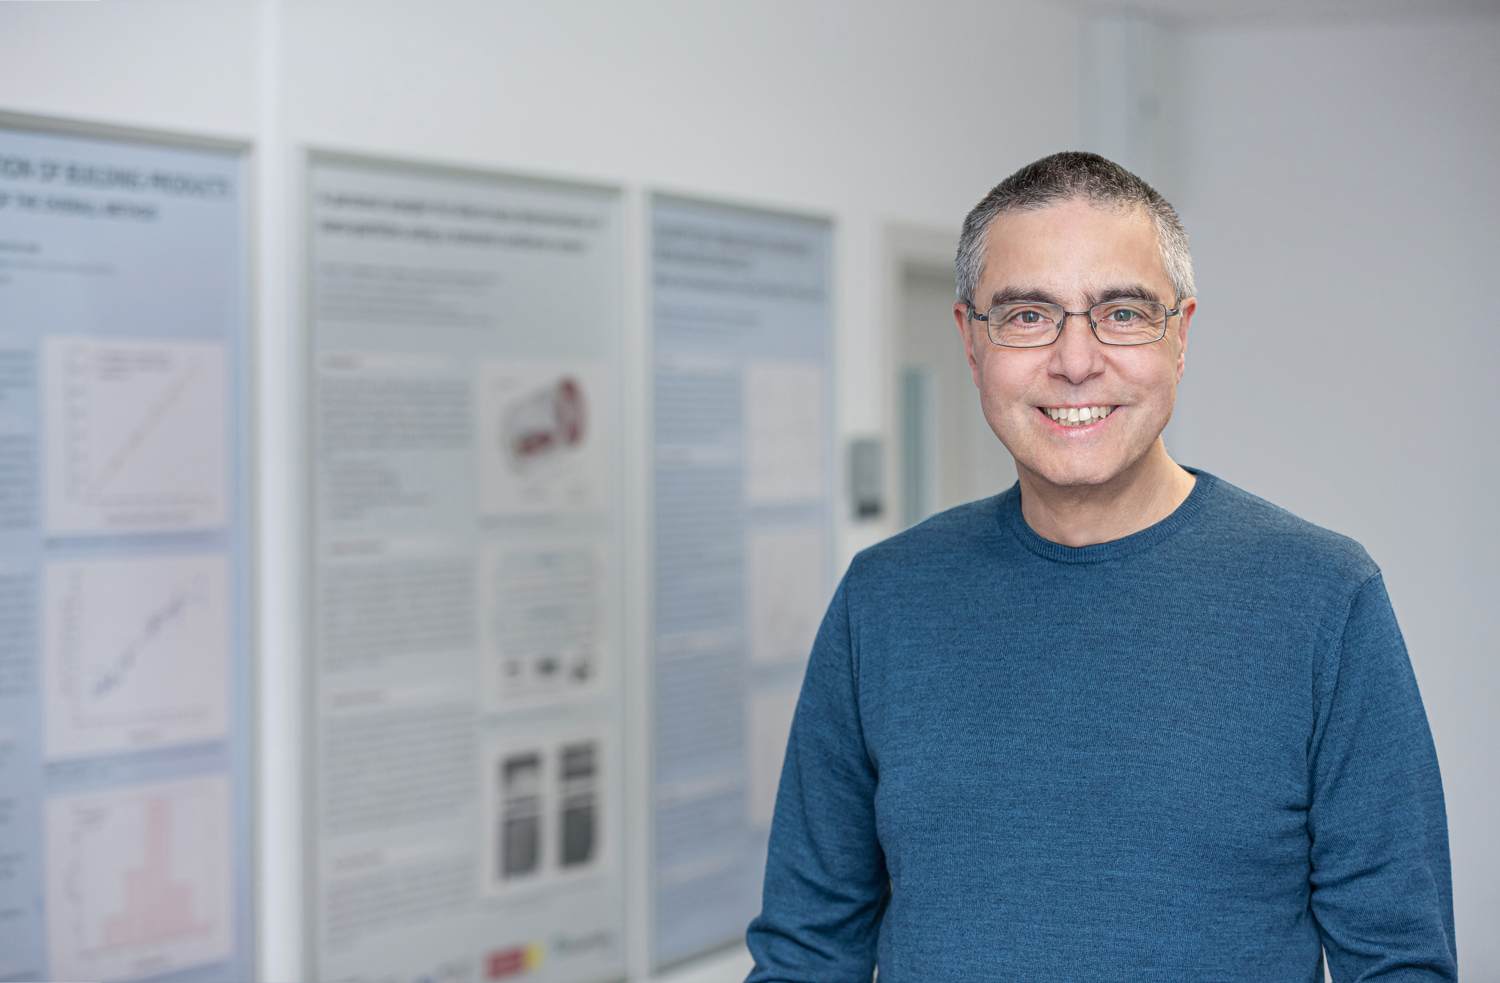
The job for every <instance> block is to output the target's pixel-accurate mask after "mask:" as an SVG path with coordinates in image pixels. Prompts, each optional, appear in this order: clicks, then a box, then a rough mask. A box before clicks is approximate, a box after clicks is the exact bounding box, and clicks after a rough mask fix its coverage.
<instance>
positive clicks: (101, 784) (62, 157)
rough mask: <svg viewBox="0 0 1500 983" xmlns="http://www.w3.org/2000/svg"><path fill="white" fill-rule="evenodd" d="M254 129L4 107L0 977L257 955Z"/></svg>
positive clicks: (239, 968)
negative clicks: (205, 129) (202, 132)
mask: <svg viewBox="0 0 1500 983" xmlns="http://www.w3.org/2000/svg"><path fill="white" fill-rule="evenodd" d="M246 151H247V148H246V147H245V146H244V145H242V144H234V143H227V142H223V141H216V140H208V139H197V138H192V137H179V136H170V135H161V134H154V133H146V132H141V131H130V130H123V129H118V128H113V127H109V128H106V127H95V126H89V125H83V124H74V123H67V122H61V121H51V120H43V119H36V118H29V117H18V116H10V115H4V114H0V978H4V979H92V980H101V979H103V980H116V979H131V980H138V979H168V978H170V979H172V980H182V981H188V980H192V981H211V980H212V981H219V980H223V981H229V980H245V979H250V978H253V975H254V944H253V938H252V927H253V922H252V917H253V911H252V884H253V872H252V869H251V836H252V827H251V818H252V811H251V808H252V804H251V792H252V774H251V772H252V763H253V747H252V698H251V690H252V663H251V658H252V587H251V577H252V572H253V570H252V543H253V535H252V528H251V504H250V501H249V489H250V479H251V472H250V467H251V459H250V453H251V449H250V448H251V442H250V421H251V415H250V392H249V379H250V369H249V365H250V362H249V358H250V350H249V343H250V322H249V315H248V303H249V301H248V292H249V275H248V256H249V240H248V231H247V230H248V213H249V194H248V166H247V157H246Z"/></svg>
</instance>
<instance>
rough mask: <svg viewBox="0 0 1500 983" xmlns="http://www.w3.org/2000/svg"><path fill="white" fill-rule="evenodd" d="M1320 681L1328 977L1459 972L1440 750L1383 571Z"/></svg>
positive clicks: (1316, 819) (1317, 856) (1322, 904)
mask: <svg viewBox="0 0 1500 983" xmlns="http://www.w3.org/2000/svg"><path fill="white" fill-rule="evenodd" d="M1316 692H1317V698H1318V717H1317V724H1316V728H1315V730H1314V733H1313V741H1312V745H1311V749H1310V755H1309V759H1308V764H1309V767H1310V771H1311V774H1310V777H1311V780H1312V803H1311V806H1310V808H1309V810H1308V820H1307V822H1308V833H1309V835H1310V837H1311V839H1312V851H1311V859H1312V872H1311V883H1312V911H1313V916H1314V917H1315V918H1316V919H1317V922H1318V927H1319V929H1320V931H1321V932H1322V936H1323V947H1324V949H1325V950H1326V951H1327V953H1328V962H1329V969H1330V971H1331V974H1332V976H1333V979H1334V980H1335V981H1336V983H1345V981H1364V980H1375V979H1379V980H1382V981H1385V980H1391V981H1394V980H1423V981H1437V980H1455V979H1457V974H1458V970H1457V966H1456V956H1455V953H1456V948H1455V945H1454V938H1453V888H1452V879H1451V875H1450V873H1449V866H1448V825H1447V817H1446V813H1445V811H1444V808H1443V786H1442V780H1441V778H1440V776H1439V774H1438V762H1437V752H1436V750H1435V749H1434V747H1433V744H1432V734H1431V732H1430V731H1429V730H1428V727H1427V716H1426V714H1425V713H1424V712H1423V710H1422V697H1421V695H1420V694H1419V693H1418V692H1417V681H1416V677H1415V676H1414V675H1413V674H1412V669H1411V661H1410V659H1409V658H1408V657H1407V654H1406V645H1405V643H1404V642H1403V641H1402V639H1401V630H1400V628H1398V627H1397V625H1396V616H1395V613H1394V612H1393V611H1392V610H1391V602H1390V599H1389V598H1388V597H1387V596H1386V592H1385V584H1384V582H1383V581H1382V580H1381V578H1380V576H1379V575H1378V574H1377V575H1376V576H1374V577H1372V578H1370V580H1368V581H1366V582H1365V584H1364V585H1363V586H1362V587H1361V588H1360V589H1359V591H1357V592H1356V593H1355V595H1354V599H1353V601H1352V602H1351V604H1350V607H1349V614H1348V618H1347V620H1346V622H1345V625H1344V632H1343V638H1342V640H1341V642H1339V644H1338V645H1337V646H1336V647H1335V648H1334V650H1333V652H1332V653H1331V656H1330V658H1329V659H1328V660H1327V662H1326V663H1325V665H1324V668H1323V671H1322V672H1320V673H1319V678H1318V683H1317V691H1316Z"/></svg>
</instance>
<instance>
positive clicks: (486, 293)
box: [305, 153, 625, 983]
mask: <svg viewBox="0 0 1500 983" xmlns="http://www.w3.org/2000/svg"><path fill="white" fill-rule="evenodd" d="M307 195H308V199H307V209H308V236H309V242H308V248H309V265H308V268H307V277H308V287H309V296H308V303H309V309H308V323H309V325H310V331H309V339H310V345H311V351H310V357H309V367H310V368H309V373H310V379H309V385H310V400H309V404H308V405H309V426H310V427H311V435H310V440H309V447H310V452H311V460H310V461H309V462H308V475H309V492H310V497H309V501H308V510H309V515H310V516H311V528H312V532H311V536H310V542H309V548H310V555H309V571H310V584H311V598H310V616H309V623H308V636H309V649H308V650H309V652H310V653H311V656H310V658H309V661H308V673H309V675H308V687H307V692H308V694H309V704H308V726H309V729H308V734H309V740H308V742H307V747H308V751H307V753H308V754H309V759H308V763H307V774H308V775H309V786H308V789H307V795H306V796H305V800H306V804H307V809H308V813H307V831H308V835H307V839H306V842H307V846H308V849H307V863H308V866H307V897H308V899H309V905H310V908H311V918H310V931H309V964H308V965H309V970H310V972H311V973H312V974H313V975H314V976H315V977H316V978H320V979H350V980H353V979H377V978H378V979H387V978H395V979H408V978H411V979H416V978H429V979H435V980H453V981H459V980H501V979H511V978H516V979H525V980H527V981H532V980H535V981H537V983H592V981H601V980H610V979H618V978H621V977H623V976H624V975H625V939H624V879H623V863H622V856H621V848H622V845H623V820H624V817H623V811H622V793H623V789H624V784H623V781H622V773H623V767H624V759H623V755H622V749H621V737H622V734H623V726H622V705H621V695H620V694H621V676H622V664H623V661H622V656H623V653H622V637H623V635H622V616H623V612H622V605H621V600H620V598H621V594H622V586H621V583H622V576H621V541H622V512H621V508H622V506H621V482H622V479H621V460H622V457H621V421H620V415H621V414H620V406H621V399H622V397H621V378H620V373H621V369H620V365H621V357H620V347H621V334H622V332H621V323H622V310H621V306H622V301H621V284H620V268H621V256H620V249H621V246H620V243H621V232H620V211H621V208H620V198H619V194H618V192H617V191H615V190H612V189H608V188H598V187H591V186H584V185H574V184H564V183H559V182H551V181H540V180H532V179H524V178H515V177H508V176H504V175H497V174H493V173H487V172H476V171H469V170H460V169H454V168H442V167H435V166H427V165H417V164H405V163H398V162H391V161H383V160H373V159H368V158H355V157H349V156H343V155H336V154H327V153H313V154H311V155H310V156H309V159H308V174H307Z"/></svg>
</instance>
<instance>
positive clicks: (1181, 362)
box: [1176, 297, 1198, 382]
mask: <svg viewBox="0 0 1500 983" xmlns="http://www.w3.org/2000/svg"><path fill="white" fill-rule="evenodd" d="M1177 309H1178V310H1180V311H1181V312H1182V313H1181V314H1179V315H1177V327H1176V335H1177V381H1178V382H1181V381H1182V371H1183V369H1185V368H1186V367H1187V335H1188V326H1189V325H1190V324H1192V321H1193V315H1194V314H1196V313H1198V298H1197V297H1187V298H1184V299H1183V300H1182V301H1181V302H1180V303H1178V305H1177Z"/></svg>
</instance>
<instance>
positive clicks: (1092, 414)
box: [1037, 406, 1119, 427]
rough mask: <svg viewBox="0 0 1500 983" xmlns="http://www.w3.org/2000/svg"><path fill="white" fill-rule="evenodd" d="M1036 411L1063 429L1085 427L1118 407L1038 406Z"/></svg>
mask: <svg viewBox="0 0 1500 983" xmlns="http://www.w3.org/2000/svg"><path fill="white" fill-rule="evenodd" d="M1037 409H1039V410H1041V411H1042V412H1043V413H1045V414H1047V415H1048V416H1049V417H1051V418H1052V419H1053V420H1054V421H1055V422H1057V423H1060V424H1062V425H1063V426H1065V427H1086V426H1089V425H1090V424H1093V423H1098V422H1099V421H1100V420H1102V419H1104V418H1105V417H1107V416H1109V415H1110V414H1111V413H1113V412H1114V411H1115V410H1117V409H1119V407H1118V406H1039V407H1037Z"/></svg>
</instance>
